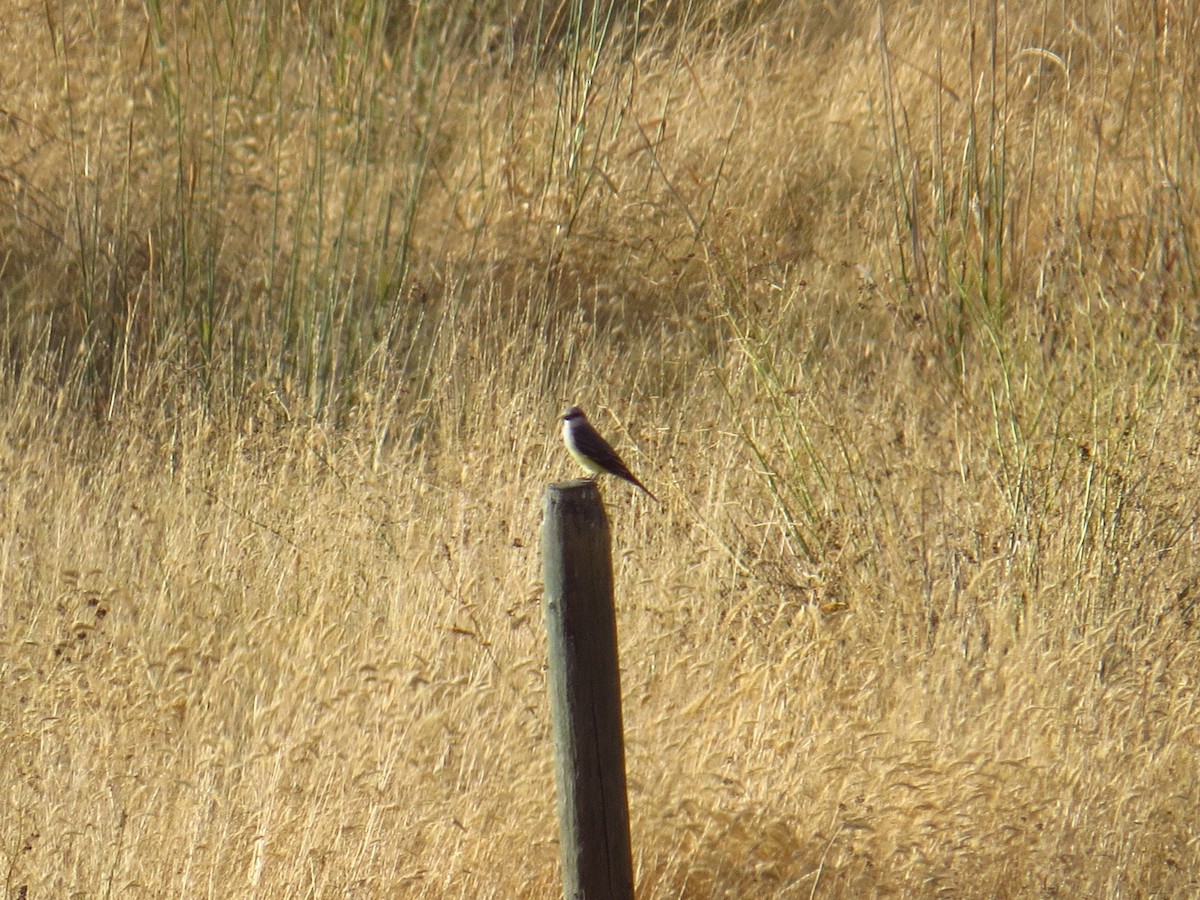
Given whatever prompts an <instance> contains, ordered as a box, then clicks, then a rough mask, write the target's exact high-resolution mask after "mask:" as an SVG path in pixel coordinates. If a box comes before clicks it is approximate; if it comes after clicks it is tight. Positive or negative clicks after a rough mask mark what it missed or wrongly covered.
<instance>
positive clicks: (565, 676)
mask: <svg viewBox="0 0 1200 900" xmlns="http://www.w3.org/2000/svg"><path fill="white" fill-rule="evenodd" d="M543 510H544V516H545V517H544V519H543V520H542V566H543V570H544V576H545V581H546V631H547V633H548V636H549V649H550V670H549V679H550V712H551V717H552V719H553V724H554V760H555V780H556V781H557V783H558V830H559V839H560V841H561V844H562V851H561V852H562V874H563V895H564V896H565V897H566V898H567V900H597V898H605V900H632V898H633V861H632V854H631V851H630V842H629V799H628V796H627V794H626V789H625V738H624V733H623V731H622V725H621V675H620V670H619V669H618V666H617V622H616V615H615V612H614V608H613V577H612V551H611V541H610V539H609V529H608V518H607V516H606V515H605V513H604V505H603V504H602V503H601V502H600V492H599V491H598V490H597V489H596V485H595V483H594V482H592V481H584V480H580V481H568V482H564V483H562V484H552V485H550V486H549V487H548V488H547V489H546V497H545V504H544V507H543Z"/></svg>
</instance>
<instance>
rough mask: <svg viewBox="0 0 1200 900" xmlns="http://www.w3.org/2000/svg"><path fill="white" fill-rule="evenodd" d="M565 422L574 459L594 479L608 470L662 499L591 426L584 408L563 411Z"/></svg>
mask: <svg viewBox="0 0 1200 900" xmlns="http://www.w3.org/2000/svg"><path fill="white" fill-rule="evenodd" d="M562 423H563V428H562V434H563V443H565V444H566V445H567V449H568V450H570V451H571V455H572V456H573V457H575V460H576V461H577V462H578V463H579V464H580V465H581V466H583V468H584V469H586V470H587V472H588V473H589V474H590V476H591V478H592V480H593V481H594V480H595V479H596V478H597V477H599V476H600V475H601V474H603V473H604V472H608V473H609V474H610V475H616V476H617V477H618V478H623V479H625V480H626V481H628V482H629V483H630V484H633V485H636V486H637V487H639V488H641V489H642V490H643V491H645V492H646V494H647V496H649V497H650V499H651V500H653V501H654V502H655V503H661V502H662V501H661V500H659V499H658V498H657V497H655V496H654V494H652V493H651V492H650V489H649V488H648V487H646V486H645V485H644V484H642V483H641V482H640V481H638V479H637V476H635V475H634V474H633V473H632V472H630V471H629V467H628V466H627V465H625V463H624V462H623V461H622V460H621V457H619V456H618V455H617V451H616V450H614V449H613V448H612V447H611V446H610V445H609V443H608V441H606V440H605V439H604V438H602V437H600V432H598V431H597V430H596V429H595V428H593V427H592V423H591V422H589V421H588V420H587V416H585V415H584V414H583V410H582V409H580V408H579V407H578V406H572V407H571V408H570V409H568V410H567V411H566V412H565V413H563V417H562Z"/></svg>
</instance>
